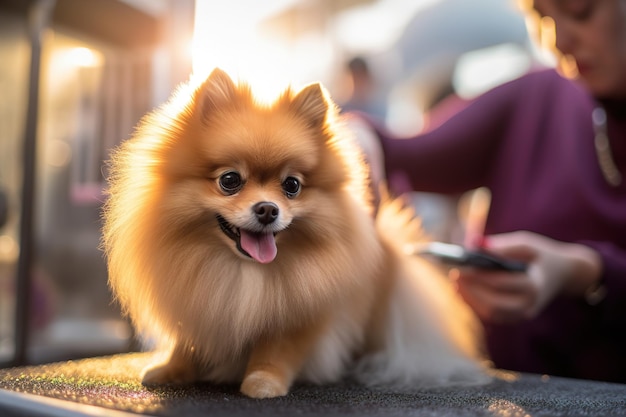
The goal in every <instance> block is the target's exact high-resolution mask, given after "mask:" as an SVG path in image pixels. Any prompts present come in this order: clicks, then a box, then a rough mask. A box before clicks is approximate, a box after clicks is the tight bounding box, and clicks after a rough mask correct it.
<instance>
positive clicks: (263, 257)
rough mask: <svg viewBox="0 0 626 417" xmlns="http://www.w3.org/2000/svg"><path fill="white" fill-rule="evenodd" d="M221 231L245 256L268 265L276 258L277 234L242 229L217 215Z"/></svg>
mask: <svg viewBox="0 0 626 417" xmlns="http://www.w3.org/2000/svg"><path fill="white" fill-rule="evenodd" d="M215 218H216V219H217V223H218V224H219V226H220V229H221V230H222V232H224V234H225V235H226V236H228V238H229V239H231V240H232V241H233V242H235V245H236V247H237V250H238V251H239V252H240V253H241V254H242V255H244V256H247V257H249V258H252V259H254V260H255V261H257V262H259V263H262V264H267V263H270V262H272V261H273V260H274V258H276V254H277V252H278V251H277V249H276V239H275V236H276V233H274V232H272V231H267V232H253V231H250V230H246V229H242V228H239V227H236V226H234V225H233V224H231V223H229V222H228V221H227V220H226V219H225V218H224V217H222V216H221V215H219V214H216V215H215Z"/></svg>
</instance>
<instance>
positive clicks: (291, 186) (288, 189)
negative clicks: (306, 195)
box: [283, 177, 302, 198]
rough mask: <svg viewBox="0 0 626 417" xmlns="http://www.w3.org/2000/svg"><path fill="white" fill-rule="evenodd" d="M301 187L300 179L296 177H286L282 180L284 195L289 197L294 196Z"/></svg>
mask: <svg viewBox="0 0 626 417" xmlns="http://www.w3.org/2000/svg"><path fill="white" fill-rule="evenodd" d="M301 188H302V186H301V184H300V181H299V180H298V179H297V178H296V177H287V179H285V181H283V190H284V191H285V195H287V197H289V198H294V197H296V196H297V195H298V194H300V189H301Z"/></svg>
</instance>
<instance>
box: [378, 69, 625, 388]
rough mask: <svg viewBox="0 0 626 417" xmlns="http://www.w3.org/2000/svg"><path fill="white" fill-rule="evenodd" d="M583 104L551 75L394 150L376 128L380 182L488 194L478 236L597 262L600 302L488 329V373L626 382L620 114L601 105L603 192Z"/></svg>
mask: <svg viewBox="0 0 626 417" xmlns="http://www.w3.org/2000/svg"><path fill="white" fill-rule="evenodd" d="M595 105H596V103H595V101H594V100H593V98H592V97H590V96H589V95H588V93H586V92H585V90H584V89H583V88H581V87H580V86H579V85H577V84H576V83H575V82H572V81H569V80H566V79H564V78H562V77H560V76H559V75H558V74H557V73H556V72H555V71H553V70H543V71H539V72H533V73H531V74H528V75H526V76H524V77H522V78H519V79H517V80H515V81H512V82H510V83H507V84H505V85H502V86H500V87H497V88H495V89H494V90H492V91H490V92H488V93H486V94H484V95H483V96H481V97H479V98H477V99H476V100H475V101H473V102H472V103H471V104H469V105H468V106H467V107H466V108H464V109H463V110H462V111H461V112H459V113H458V114H456V115H454V116H453V117H452V118H451V119H450V120H448V121H447V122H446V123H444V124H443V125H442V126H440V127H439V128H437V129H435V130H432V131H430V132H426V133H424V134H421V135H420V136H418V137H415V138H409V139H405V140H395V139H393V138H391V137H390V135H388V134H387V133H386V132H384V131H383V130H382V129H380V128H378V127H377V128H376V129H377V131H378V133H379V135H380V136H381V142H382V145H383V149H384V152H385V164H386V167H387V175H388V176H393V175H394V172H397V171H402V172H403V173H404V174H405V175H406V176H408V178H409V180H410V182H411V184H412V187H413V188H414V189H415V190H419V191H431V192H439V193H457V192H461V191H466V190H470V189H473V188H476V187H479V186H486V187H488V188H489V189H490V190H491V193H492V203H491V209H490V212H489V215H488V218H487V224H486V230H485V234H486V235H488V234H494V233H502V232H509V231H514V230H529V231H533V232H537V233H540V234H543V235H546V236H549V237H551V238H554V239H557V240H562V241H568V242H580V243H584V244H586V245H589V246H591V247H593V248H595V249H597V250H598V251H599V252H600V254H601V255H602V257H603V261H604V270H603V277H602V278H603V282H604V284H605V286H606V288H607V290H608V295H607V297H606V298H605V299H604V300H603V301H602V302H601V303H600V304H598V305H596V306H590V305H588V304H587V303H586V302H585V300H583V299H578V298H572V297H565V296H563V297H559V298H557V299H555V300H554V302H552V303H551V304H550V305H549V306H548V307H547V308H546V309H545V310H544V311H543V313H542V314H541V315H539V317H537V318H536V319H533V320H530V321H527V322H524V323H521V324H515V325H491V324H486V331H487V339H488V341H487V342H488V349H489V352H490V354H491V357H492V359H493V360H494V363H495V365H496V366H498V367H500V368H505V369H512V370H517V371H525V372H535V373H546V374H553V375H560V376H569V377H576V378H588V379H602V380H610V381H620V382H626V117H625V114H624V113H625V112H624V110H625V109H626V103H608V102H607V103H605V105H606V108H607V113H608V129H609V130H608V131H609V136H610V140H611V146H612V150H613V155H614V158H615V160H616V163H617V165H618V167H619V168H620V170H621V172H622V174H623V175H624V176H625V181H624V182H623V183H622V184H621V186H619V187H617V188H614V187H611V186H610V185H608V184H607V183H606V181H605V180H604V177H603V176H602V173H601V171H600V168H599V165H598V162H597V157H596V153H595V150H594V144H593V138H594V130H593V124H592V120H591V112H592V110H593V108H594V106H595Z"/></svg>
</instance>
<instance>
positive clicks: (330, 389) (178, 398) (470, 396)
mask: <svg viewBox="0 0 626 417" xmlns="http://www.w3.org/2000/svg"><path fill="white" fill-rule="evenodd" d="M149 360H150V355H149V354H145V353H144V354H125V355H117V356H111V357H101V358H92V359H85V360H79V361H69V362H61V363H53V364H49V365H41V366H30V367H22V368H12V369H4V370H0V415H2V416H16V415H38V416H39V415H54V416H57V415H59V416H61V415H109V414H110V413H113V411H112V410H117V411H122V412H126V413H138V414H147V415H153V416H176V417H182V416H270V415H271V416H439V417H441V416H457V417H458V416H461V417H463V416H501V417H540V416H598V417H600V416H602V417H611V416H616V417H617V416H626V385H621V384H609V383H601V382H591V381H581V380H573V379H566V378H555V377H547V376H543V377H542V376H540V375H528V374H521V375H516V374H515V375H514V374H503V375H502V378H498V379H496V380H495V381H494V382H492V383H491V384H489V385H487V386H482V387H470V388H450V389H431V390H415V391H402V392H399V391H392V390H372V389H368V388H365V387H362V386H360V385H357V384H355V383H352V382H350V381H345V382H342V383H339V384H335V385H329V386H322V387H318V386H311V385H296V386H295V387H294V388H293V389H292V391H291V393H290V394H289V395H288V396H286V397H283V398H277V399H270V400H252V399H249V398H246V397H244V396H242V395H241V394H240V393H239V390H238V387H236V386H215V385H211V384H206V383H201V384H194V385H190V386H183V387H173V386H166V387H160V388H156V389H155V388H146V387H144V386H142V385H141V383H140V382H139V379H138V374H139V371H140V370H141V369H142V368H143V367H144V366H145V365H146V364H147V363H148V361H149ZM15 393H25V394H26V395H22V394H15ZM47 398H54V399H57V400H62V401H53V400H52V404H51V405H48V404H47V403H44V404H43V406H41V404H40V406H39V408H37V412H35V411H32V410H30V409H29V408H28V404H29V403H31V402H33V403H36V402H37V401H36V400H39V399H47ZM16 399H17V400H19V401H17V400H16ZM76 404H80V405H81V407H82V405H88V406H96V407H98V408H88V409H87V410H86V411H85V410H84V409H79V410H78V411H72V412H70V411H67V412H65V411H63V408H64V407H67V409H70V410H71V409H72V406H75V405H76ZM25 407H26V408H25ZM59 407H60V409H61V411H59ZM100 407H104V409H102V408H100ZM28 410H30V411H28ZM48 411H49V413H48ZM72 413H73V414H72Z"/></svg>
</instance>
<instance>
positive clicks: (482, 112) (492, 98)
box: [374, 80, 520, 193]
mask: <svg viewBox="0 0 626 417" xmlns="http://www.w3.org/2000/svg"><path fill="white" fill-rule="evenodd" d="M518 90H519V82H518V81H517V80H516V81H512V82H510V83H507V84H504V85H502V86H499V87H497V88H495V89H493V90H491V91H489V92H487V93H485V94H484V95H482V96H480V97H478V98H477V99H475V100H474V101H473V102H471V103H470V104H469V105H467V106H466V107H465V108H464V109H463V110H461V111H460V112H458V113H457V114H455V115H453V116H452V117H451V118H450V119H449V120H447V121H446V122H445V123H443V124H442V125H440V126H439V127H437V128H436V129H434V130H431V131H427V132H424V133H421V134H419V135H417V136H414V137H409V138H398V137H394V136H393V135H391V134H390V133H389V132H388V131H385V130H384V129H383V128H381V127H380V126H374V129H375V130H376V131H377V133H378V135H379V137H380V139H381V145H382V148H383V152H384V156H385V167H386V168H385V169H386V173H387V176H388V178H393V177H396V176H398V174H401V175H402V174H403V175H404V176H405V177H406V178H407V179H408V181H409V182H410V185H411V187H412V189H414V190H416V191H428V192H437V193H457V192H462V191H467V190H470V189H473V188H477V187H480V186H483V185H487V182H488V176H489V175H490V172H491V168H492V165H493V159H494V157H495V156H496V155H497V149H498V145H499V144H500V142H501V140H503V137H504V135H505V133H506V127H507V119H508V118H509V117H510V116H509V115H510V114H511V112H512V111H514V106H515V102H516V97H517V95H518V94H519V93H520V92H519V91H518Z"/></svg>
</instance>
